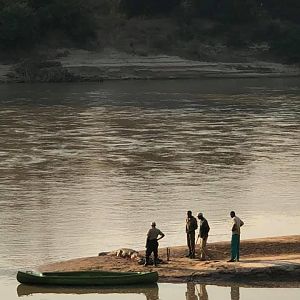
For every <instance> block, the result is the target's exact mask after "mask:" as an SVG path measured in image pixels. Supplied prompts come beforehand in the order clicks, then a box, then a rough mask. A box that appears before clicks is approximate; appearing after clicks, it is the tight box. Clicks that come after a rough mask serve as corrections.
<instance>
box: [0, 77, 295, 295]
mask: <svg viewBox="0 0 300 300" xmlns="http://www.w3.org/2000/svg"><path fill="white" fill-rule="evenodd" d="M0 140H1V143H0V171H1V172H0V208H1V209H0V236H1V243H0V286H1V289H2V290H3V289H4V290H5V291H6V296H7V297H6V299H8V300H10V299H15V298H14V297H18V296H17V295H18V294H17V290H16V287H17V283H16V282H15V274H16V271H17V270H18V269H19V268H34V267H35V266H38V265H40V264H43V263H46V262H50V261H58V260H63V259H69V258H75V257H82V256H93V255H97V254H98V252H101V251H107V250H114V249H118V248H120V247H130V248H134V249H143V247H144V244H145V234H146V232H147V230H148V229H149V227H150V224H151V222H152V221H156V223H157V227H158V228H160V229H161V230H162V231H163V232H164V233H165V235H166V237H165V238H164V239H163V240H162V241H161V243H160V246H161V247H166V246H173V245H183V244H184V243H185V232H184V227H185V216H186V211H187V210H192V211H193V212H194V214H195V215H196V214H197V213H198V212H199V211H201V212H203V213H204V215H205V216H206V217H207V219H208V221H209V223H210V227H211V232H210V233H211V235H210V238H209V239H210V241H221V240H229V238H230V217H229V212H230V211H231V210H235V211H236V213H237V215H238V216H239V217H240V218H242V219H243V221H244V222H245V226H244V227H243V232H242V238H256V237H266V236H278V235H289V234H299V228H300V198H299V195H300V184H299V181H300V156H299V153H300V79H242V80H232V79H226V80H220V79H219V80H213V79H211V80H178V81H127V82H104V83H101V84H97V83H93V84H86V83H81V84H32V85H27V84H24V85H23V84H17V85H1V86H0ZM175 286H176V285H175ZM185 287H186V286H185ZM178 289H182V291H183V289H184V288H183V287H182V286H180V285H178ZM211 289H212V292H211V294H212V295H213V294H214V293H218V292H217V287H211ZM219 289H220V291H221V290H222V288H219ZM161 290H162V293H163V291H164V290H169V295H171V293H172V292H171V291H172V290H173V288H171V289H169V288H168V285H167V286H164V285H162V288H161ZM250 290H251V291H253V290H252V289H250ZM267 290H268V291H269V289H267ZM296 290H297V289H296ZM214 291H215V292H214ZM224 291H226V293H227V294H228V290H227V289H225V288H224ZM293 291H294V290H292V289H291V292H290V293H293ZM297 291H298V296H299V290H297ZM224 293H225V292H224ZM243 293H244V296H243V297H241V299H242V300H245V299H250V298H249V297H250V296H249V297H248V296H247V295H248V292H247V290H246V289H245V292H243ZM249 293H250V292H249ZM1 294H2V293H1ZM12 295H13V296H12ZM184 295H185V293H184V292H182V297H181V298H184V297H185V296H184ZM224 295H225V294H224ZM98 296H99V297H100V298H101V297H102V296H100V295H97V296H92V295H91V299H93V297H95V298H97V299H98V298H99V297H98ZM123 296H124V295H122V297H119V299H121V298H122V299H125V298H124V297H123ZM32 297H35V296H32ZM65 297H66V298H67V297H68V296H67V295H65ZM106 297H107V296H105V299H106ZM139 297H140V298H138V297H137V299H143V298H141V296H139ZM224 297H225V298H222V299H227V298H228V297H229V298H228V299H230V293H229V296H228V297H227V296H224ZM226 297H227V298H226ZM247 297H248V298H247ZM61 298H62V296H61V295H59V296H55V294H53V295H52V296H48V295H47V294H43V296H42V297H41V298H40V299H61ZM271 298H272V300H273V299H275V298H276V293H275V296H274V297H273V296H270V299H271ZM35 299H39V298H35ZM116 299H117V298H116ZM130 299H133V298H130ZM162 299H172V298H170V297H169V298H168V297H166V298H165V296H163V297H162ZM210 299H213V300H214V299H218V297H217V296H216V298H215V296H211V297H210ZM264 299H268V297H267V296H266V298H264ZM278 299H279V298H278ZM289 299H294V298H292V296H291V298H289Z"/></svg>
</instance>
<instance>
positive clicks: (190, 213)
mask: <svg viewBox="0 0 300 300" xmlns="http://www.w3.org/2000/svg"><path fill="white" fill-rule="evenodd" d="M186 214H187V216H188V218H190V217H191V216H192V212H191V211H190V210H188V211H187V213H186Z"/></svg>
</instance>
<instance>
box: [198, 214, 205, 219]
mask: <svg viewBox="0 0 300 300" xmlns="http://www.w3.org/2000/svg"><path fill="white" fill-rule="evenodd" d="M203 218H204V217H203V213H201V212H200V213H199V214H198V219H199V220H203Z"/></svg>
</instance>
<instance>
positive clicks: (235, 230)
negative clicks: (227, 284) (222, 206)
mask: <svg viewBox="0 0 300 300" xmlns="http://www.w3.org/2000/svg"><path fill="white" fill-rule="evenodd" d="M230 217H231V218H232V228H231V231H232V236H231V259H230V260H228V262H234V261H239V259H240V240H241V238H240V237H241V227H242V226H243V225H244V222H243V221H242V220H241V219H240V218H239V217H237V216H236V215H235V212H234V211H231V212H230Z"/></svg>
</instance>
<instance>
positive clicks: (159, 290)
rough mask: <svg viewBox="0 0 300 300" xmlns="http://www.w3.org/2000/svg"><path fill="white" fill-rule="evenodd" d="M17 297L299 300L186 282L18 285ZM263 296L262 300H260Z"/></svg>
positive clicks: (294, 292) (282, 293) (294, 295)
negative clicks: (80, 296)
mask: <svg viewBox="0 0 300 300" xmlns="http://www.w3.org/2000/svg"><path fill="white" fill-rule="evenodd" d="M17 294H18V296H19V297H22V296H30V299H40V297H41V295H43V299H64V298H66V297H67V296H70V295H84V297H85V298H87V299H94V298H95V299H109V298H111V299H137V300H138V299H145V300H159V299H161V300H174V299H182V300H183V299H185V300H217V299H224V300H250V299H264V300H276V299H282V298H287V299H289V300H296V299H299V296H300V288H289V289H288V288H244V287H240V286H238V285H232V286H228V287H222V286H212V285H206V284H199V283H193V282H188V283H187V284H159V285H150V286H142V287H114V288H110V287H101V288H99V287H93V288H76V287H36V286H29V285H23V284H21V285H19V286H18V288H17ZM260 296H262V298H260Z"/></svg>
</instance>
